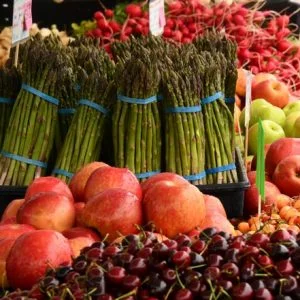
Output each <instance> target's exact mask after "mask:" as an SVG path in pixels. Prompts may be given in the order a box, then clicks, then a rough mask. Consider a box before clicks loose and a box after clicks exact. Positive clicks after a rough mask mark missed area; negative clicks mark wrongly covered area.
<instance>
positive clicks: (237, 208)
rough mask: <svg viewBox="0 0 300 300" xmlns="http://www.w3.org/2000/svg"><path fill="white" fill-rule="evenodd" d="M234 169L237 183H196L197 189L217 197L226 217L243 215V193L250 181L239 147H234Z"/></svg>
mask: <svg viewBox="0 0 300 300" xmlns="http://www.w3.org/2000/svg"><path fill="white" fill-rule="evenodd" d="M235 158H236V162H235V163H236V169H237V174H238V179H239V182H238V183H228V184H208V185H198V186H197V187H198V188H199V190H200V191H201V192H202V193H204V194H208V195H212V196H216V197H218V198H219V199H220V200H221V202H222V203H223V205H224V208H225V210H226V213H227V217H228V218H238V217H242V216H243V210H244V194H245V190H246V189H248V188H249V186H250V183H249V180H248V177H247V172H246V169H245V165H244V161H243V158H242V155H241V151H240V149H239V148H236V156H235Z"/></svg>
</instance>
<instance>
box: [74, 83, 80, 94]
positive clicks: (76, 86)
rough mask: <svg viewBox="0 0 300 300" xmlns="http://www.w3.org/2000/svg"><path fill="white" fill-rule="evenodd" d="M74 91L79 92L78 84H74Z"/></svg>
mask: <svg viewBox="0 0 300 300" xmlns="http://www.w3.org/2000/svg"><path fill="white" fill-rule="evenodd" d="M74 89H75V91H76V92H79V91H80V89H81V86H80V84H78V83H77V84H75V86H74Z"/></svg>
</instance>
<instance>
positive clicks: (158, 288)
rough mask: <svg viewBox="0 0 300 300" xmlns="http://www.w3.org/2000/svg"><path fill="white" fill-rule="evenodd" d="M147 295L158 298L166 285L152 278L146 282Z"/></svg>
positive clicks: (165, 288)
mask: <svg viewBox="0 0 300 300" xmlns="http://www.w3.org/2000/svg"><path fill="white" fill-rule="evenodd" d="M147 284H148V287H149V293H150V295H154V296H158V295H161V294H163V293H165V292H166V290H167V287H168V285H167V283H166V282H165V281H164V280H162V279H160V278H159V277H154V278H151V279H149V281H148V283H147Z"/></svg>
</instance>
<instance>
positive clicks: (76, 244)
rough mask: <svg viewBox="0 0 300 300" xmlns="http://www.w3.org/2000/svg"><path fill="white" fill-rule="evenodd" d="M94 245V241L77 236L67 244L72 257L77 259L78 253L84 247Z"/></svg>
mask: <svg viewBox="0 0 300 300" xmlns="http://www.w3.org/2000/svg"><path fill="white" fill-rule="evenodd" d="M94 243H95V240H94V239H92V238H90V237H86V236H78V237H75V238H73V239H69V244H70V247H71V250H72V257H74V258H75V257H77V256H79V255H80V251H81V250H82V249H83V248H85V247H90V246H92V245H93V244H94Z"/></svg>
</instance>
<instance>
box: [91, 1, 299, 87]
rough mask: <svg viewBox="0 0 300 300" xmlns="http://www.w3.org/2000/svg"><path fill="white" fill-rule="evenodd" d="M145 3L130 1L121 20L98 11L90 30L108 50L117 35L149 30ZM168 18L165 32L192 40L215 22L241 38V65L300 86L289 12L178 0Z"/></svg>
mask: <svg viewBox="0 0 300 300" xmlns="http://www.w3.org/2000/svg"><path fill="white" fill-rule="evenodd" d="M259 2H260V1H258V2H257V3H259ZM146 4H147V3H146V2H144V3H143V4H136V3H135V4H128V5H127V6H126V7H125V13H126V15H127V19H126V20H125V21H124V22H123V23H119V22H117V21H116V20H115V18H114V12H113V11H112V10H109V9H106V10H104V12H103V13H102V12H100V11H97V12H96V13H95V14H94V18H95V20H96V22H97V28H96V29H94V30H92V31H89V32H87V35H89V36H93V37H96V38H99V39H100V45H101V46H103V47H105V48H106V49H107V50H108V51H110V44H111V42H113V41H115V40H121V41H125V40H127V39H128V38H129V36H130V35H132V34H134V35H137V36H138V35H147V34H148V33H149V13H148V11H147V8H148V7H147V5H146ZM166 18H167V21H166V26H165V29H164V33H163V36H164V38H166V39H170V40H173V41H175V42H178V43H190V42H192V41H193V40H194V39H195V38H196V37H197V36H199V35H201V34H203V33H204V32H205V31H207V30H209V29H212V28H214V29H216V30H218V31H220V32H224V33H225V34H226V35H227V36H228V37H230V38H231V39H233V40H235V41H236V42H237V44H238V60H239V62H238V66H239V67H244V68H246V69H250V70H251V71H252V72H253V73H254V74H256V73H258V72H269V73H273V74H276V75H277V76H278V77H279V79H280V80H282V81H284V82H286V83H287V84H288V85H289V87H290V89H291V91H299V90H300V46H299V43H298V44H297V43H296V42H293V41H292V39H291V38H292V37H293V32H295V31H296V30H297V28H296V25H291V24H290V16H288V15H279V14H278V13H277V12H274V11H260V10H259V7H258V5H256V6H254V7H252V8H247V7H245V6H243V5H242V4H240V3H232V4H228V3H227V2H225V1H224V2H220V3H218V4H214V5H212V6H205V5H203V4H201V1H200V0H175V1H172V2H170V3H169V4H167V7H166Z"/></svg>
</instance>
